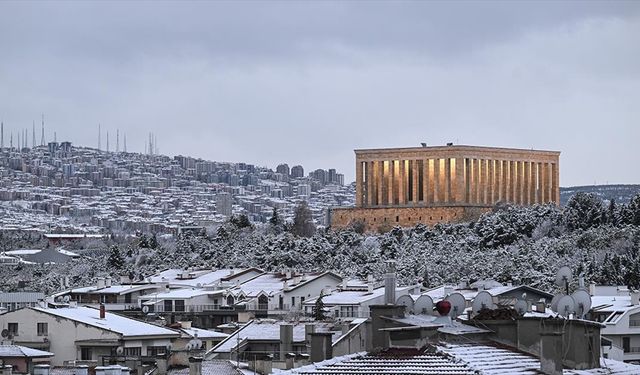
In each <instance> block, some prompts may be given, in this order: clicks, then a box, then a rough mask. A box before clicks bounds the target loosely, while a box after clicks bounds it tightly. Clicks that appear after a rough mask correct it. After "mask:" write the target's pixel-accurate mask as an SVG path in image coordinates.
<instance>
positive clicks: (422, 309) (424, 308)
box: [413, 294, 433, 315]
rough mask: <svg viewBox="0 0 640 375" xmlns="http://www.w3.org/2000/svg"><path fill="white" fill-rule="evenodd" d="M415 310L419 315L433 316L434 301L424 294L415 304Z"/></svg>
mask: <svg viewBox="0 0 640 375" xmlns="http://www.w3.org/2000/svg"><path fill="white" fill-rule="evenodd" d="M413 309H414V311H416V312H417V313H419V314H427V315H433V299H432V298H431V296H429V295H428V294H423V295H421V296H420V297H418V299H417V300H416V302H415V303H414V304H413Z"/></svg>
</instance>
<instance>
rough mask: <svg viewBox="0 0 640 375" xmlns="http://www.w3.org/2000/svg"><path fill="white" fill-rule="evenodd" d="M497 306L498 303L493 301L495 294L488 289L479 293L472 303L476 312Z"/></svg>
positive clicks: (472, 307)
mask: <svg viewBox="0 0 640 375" xmlns="http://www.w3.org/2000/svg"><path fill="white" fill-rule="evenodd" d="M495 308H496V305H495V304H494V303H493V296H492V295H491V293H489V292H487V291H486V290H483V291H481V292H480V293H478V294H477V295H476V298H474V299H473V304H472V305H471V309H472V310H473V313H474V314H477V313H479V312H480V310H482V309H489V310H493V309H495Z"/></svg>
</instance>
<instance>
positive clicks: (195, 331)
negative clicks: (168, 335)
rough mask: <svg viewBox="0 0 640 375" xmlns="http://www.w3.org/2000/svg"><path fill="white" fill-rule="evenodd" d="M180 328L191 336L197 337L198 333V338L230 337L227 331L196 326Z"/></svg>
mask: <svg viewBox="0 0 640 375" xmlns="http://www.w3.org/2000/svg"><path fill="white" fill-rule="evenodd" d="M180 330H181V331H182V332H184V333H186V334H187V335H189V336H190V337H195V336H196V335H197V336H198V338H199V339H201V340H206V339H223V338H226V337H229V335H228V334H226V333H222V332H216V331H210V330H208V329H202V328H196V327H191V328H180Z"/></svg>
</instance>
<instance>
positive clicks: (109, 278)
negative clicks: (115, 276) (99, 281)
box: [105, 277, 111, 288]
mask: <svg viewBox="0 0 640 375" xmlns="http://www.w3.org/2000/svg"><path fill="white" fill-rule="evenodd" d="M105 286H106V287H107V288H109V287H111V277H107V278H106V279H105Z"/></svg>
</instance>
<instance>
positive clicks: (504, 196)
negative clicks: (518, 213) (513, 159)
mask: <svg viewBox="0 0 640 375" xmlns="http://www.w3.org/2000/svg"><path fill="white" fill-rule="evenodd" d="M500 163H501V169H502V178H501V182H500V185H501V186H500V189H501V194H500V200H501V201H503V202H505V203H506V202H508V201H509V162H508V161H506V160H502V161H501V162H500Z"/></svg>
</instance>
